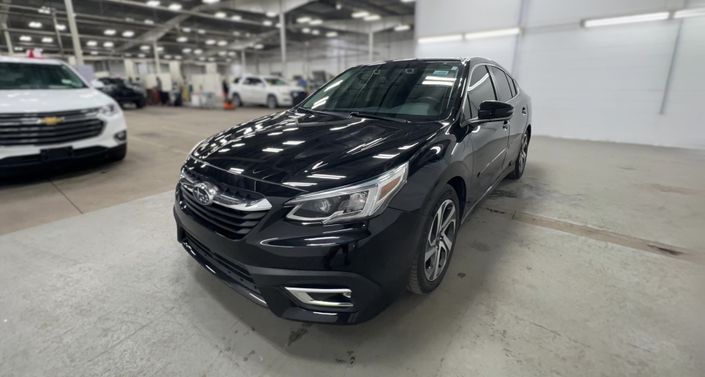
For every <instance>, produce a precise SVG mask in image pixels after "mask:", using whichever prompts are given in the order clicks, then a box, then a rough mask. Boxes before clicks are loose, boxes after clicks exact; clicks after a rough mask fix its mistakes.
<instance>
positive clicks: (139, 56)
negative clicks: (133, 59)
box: [137, 54, 146, 58]
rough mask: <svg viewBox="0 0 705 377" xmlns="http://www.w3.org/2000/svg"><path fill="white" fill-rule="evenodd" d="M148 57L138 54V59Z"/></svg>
mask: <svg viewBox="0 0 705 377" xmlns="http://www.w3.org/2000/svg"><path fill="white" fill-rule="evenodd" d="M145 56H146V55H145V54H137V57H138V58H144V57H145Z"/></svg>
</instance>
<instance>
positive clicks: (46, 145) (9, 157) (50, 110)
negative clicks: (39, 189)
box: [0, 57, 127, 176]
mask: <svg viewBox="0 0 705 377" xmlns="http://www.w3.org/2000/svg"><path fill="white" fill-rule="evenodd" d="M100 85H101V84H99V83H96V84H95V86H100ZM126 153H127V127H126V124H125V117H124V116H123V113H122V110H121V109H120V106H119V105H118V104H117V103H116V102H115V101H114V100H113V99H112V98H110V97H109V96H107V95H106V94H104V93H103V92H101V91H99V90H97V89H95V88H94V87H92V86H91V85H90V84H89V83H88V82H86V81H85V80H84V79H83V78H81V76H80V75H79V74H78V73H77V72H76V71H75V70H74V69H73V68H71V67H70V66H69V65H67V64H66V63H64V62H62V61H59V60H52V59H41V58H15V57H0V176H3V175H13V174H15V173H17V172H27V169H28V168H32V167H41V166H44V165H46V164H51V163H56V162H64V161H68V160H94V161H95V160H98V159H99V160H113V161H116V160H122V159H123V158H124V157H125V154H126Z"/></svg>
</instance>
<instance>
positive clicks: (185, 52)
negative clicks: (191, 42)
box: [181, 47, 192, 54]
mask: <svg viewBox="0 0 705 377" xmlns="http://www.w3.org/2000/svg"><path fill="white" fill-rule="evenodd" d="M191 51H192V50H191V49H190V48H188V47H186V48H185V49H183V50H181V52H183V53H184V54H190V53H191Z"/></svg>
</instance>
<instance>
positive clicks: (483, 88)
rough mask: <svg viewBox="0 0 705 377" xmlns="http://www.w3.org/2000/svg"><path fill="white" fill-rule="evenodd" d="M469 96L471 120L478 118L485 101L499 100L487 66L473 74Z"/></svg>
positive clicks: (479, 67) (478, 68) (476, 69)
mask: <svg viewBox="0 0 705 377" xmlns="http://www.w3.org/2000/svg"><path fill="white" fill-rule="evenodd" d="M467 96H468V101H467V103H468V104H469V107H470V109H469V111H470V114H469V115H470V117H471V118H474V117H477V114H478V110H479V109H480V104H481V103H482V102H483V101H494V100H496V99H497V97H496V96H495V91H494V86H493V85H492V80H491V79H490V73H489V71H487V66H485V65H481V66H478V67H477V68H475V70H474V71H473V72H472V76H471V77H470V84H469V86H468V93H467Z"/></svg>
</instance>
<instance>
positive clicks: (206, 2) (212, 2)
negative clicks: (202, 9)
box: [203, 0, 220, 4]
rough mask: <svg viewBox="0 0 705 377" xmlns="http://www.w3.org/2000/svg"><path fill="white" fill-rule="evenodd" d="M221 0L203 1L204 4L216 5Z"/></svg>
mask: <svg viewBox="0 0 705 377" xmlns="http://www.w3.org/2000/svg"><path fill="white" fill-rule="evenodd" d="M219 1H220V0H203V3H204V4H215V3H217V2H219Z"/></svg>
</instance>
